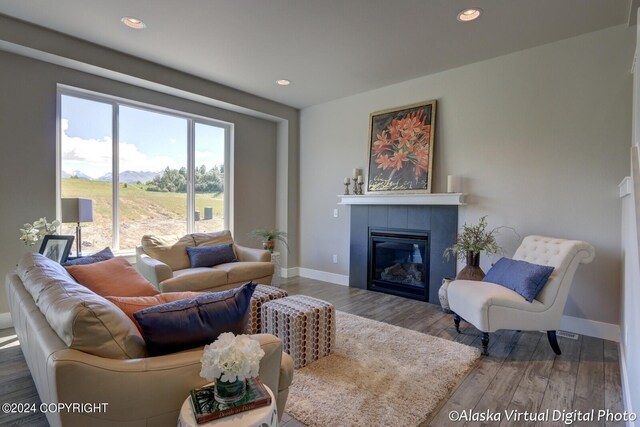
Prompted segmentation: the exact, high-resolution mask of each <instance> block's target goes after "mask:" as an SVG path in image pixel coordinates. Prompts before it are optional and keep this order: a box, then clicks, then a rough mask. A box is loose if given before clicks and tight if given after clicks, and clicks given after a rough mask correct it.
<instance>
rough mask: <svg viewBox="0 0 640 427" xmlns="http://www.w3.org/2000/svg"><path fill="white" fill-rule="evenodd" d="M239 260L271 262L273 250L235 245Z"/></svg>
mask: <svg viewBox="0 0 640 427" xmlns="http://www.w3.org/2000/svg"><path fill="white" fill-rule="evenodd" d="M235 249H236V254H237V255H238V261H254V262H271V252H269V251H265V250H264V249H255V248H247V247H246V246H240V245H235Z"/></svg>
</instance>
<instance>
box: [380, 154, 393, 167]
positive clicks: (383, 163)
mask: <svg viewBox="0 0 640 427" xmlns="http://www.w3.org/2000/svg"><path fill="white" fill-rule="evenodd" d="M376 163H377V164H378V169H380V168H382V170H387V168H389V167H391V166H392V163H393V162H392V161H391V159H390V158H389V155H388V154H385V155H382V156H378V158H377V159H376Z"/></svg>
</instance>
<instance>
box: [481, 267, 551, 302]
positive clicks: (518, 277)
mask: <svg viewBox="0 0 640 427" xmlns="http://www.w3.org/2000/svg"><path fill="white" fill-rule="evenodd" d="M551 273H553V267H551V266H546V265H538V264H531V263H529V262H526V261H518V260H515V259H509V258H500V259H499V260H498V262H496V263H495V265H494V266H493V267H491V269H490V270H489V271H488V272H487V275H486V276H485V278H484V279H483V281H484V282H491V283H496V284H498V285H502V286H504V287H506V288H508V289H511V290H512V291H515V292H517V293H519V294H520V295H522V296H523V297H524V299H526V300H527V301H529V302H531V301H533V300H534V298H535V297H536V296H538V294H539V293H540V291H541V290H542V288H543V287H544V285H545V284H546V283H547V280H548V279H549V276H550V275H551Z"/></svg>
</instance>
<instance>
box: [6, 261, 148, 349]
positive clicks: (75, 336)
mask: <svg viewBox="0 0 640 427" xmlns="http://www.w3.org/2000/svg"><path fill="white" fill-rule="evenodd" d="M17 273H18V276H19V277H20V279H21V280H22V282H23V284H24V286H25V288H26V289H27V291H28V292H29V293H30V294H31V296H32V297H33V299H34V301H35V303H36V305H37V306H38V308H39V309H40V311H41V312H42V314H43V315H44V316H45V318H46V319H47V322H48V323H49V325H50V326H51V328H52V329H53V330H54V331H55V332H56V334H57V335H58V336H59V337H60V339H61V340H62V341H63V342H64V343H65V344H66V345H67V346H69V347H71V348H73V349H76V350H79V351H83V352H85V353H89V354H93V355H96V356H100V357H106V358H110V359H132V358H140V357H145V356H146V347H145V344H144V340H143V339H142V336H141V335H140V333H139V332H138V330H137V329H136V327H135V325H134V323H133V322H132V321H131V320H130V319H129V318H128V317H127V316H126V315H125V314H124V313H123V312H122V311H120V310H118V309H117V308H116V307H115V306H114V305H113V304H112V303H110V302H109V301H107V300H106V299H104V298H102V297H101V296H99V295H96V294H95V293H93V292H91V291H90V290H89V289H87V288H86V287H84V286H82V285H80V284H78V283H76V282H74V281H73V279H72V278H71V276H69V274H67V272H66V271H65V270H64V267H62V266H61V265H60V264H58V263H56V262H54V261H52V260H50V259H48V258H46V257H45V256H43V255H40V254H32V253H28V254H25V255H24V256H23V257H22V258H21V260H20V263H19V264H18V268H17Z"/></svg>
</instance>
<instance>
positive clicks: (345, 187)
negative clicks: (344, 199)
mask: <svg viewBox="0 0 640 427" xmlns="http://www.w3.org/2000/svg"><path fill="white" fill-rule="evenodd" d="M344 195H345V196H348V195H349V183H348V182H345V183H344Z"/></svg>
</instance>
